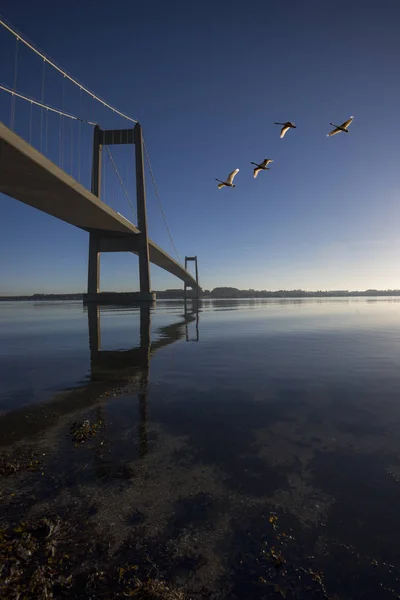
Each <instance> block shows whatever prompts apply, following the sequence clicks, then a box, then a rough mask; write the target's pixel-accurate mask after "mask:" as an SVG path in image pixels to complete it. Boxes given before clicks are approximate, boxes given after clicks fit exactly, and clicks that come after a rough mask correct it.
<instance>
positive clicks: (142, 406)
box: [87, 298, 200, 456]
mask: <svg viewBox="0 0 400 600" xmlns="http://www.w3.org/2000/svg"><path fill="white" fill-rule="evenodd" d="M199 303H200V301H199V300H198V299H196V298H193V299H186V300H185V301H184V304H183V314H179V317H180V320H179V321H178V322H176V323H172V324H171V325H166V326H164V327H160V329H159V330H158V331H157V333H158V334H159V336H158V339H157V340H156V341H155V342H153V343H152V341H151V314H152V308H154V305H151V304H148V303H146V304H143V305H140V306H138V307H136V309H137V310H138V311H139V314H140V344H139V346H136V347H133V348H131V349H130V350H102V349H101V327H100V321H101V313H102V312H103V311H104V312H108V311H110V310H121V307H115V306H114V307H113V306H102V307H100V305H98V304H96V303H89V304H88V305H87V314H88V322H89V347H90V373H91V381H92V382H102V381H107V382H110V383H111V382H114V383H115V384H116V385H118V382H121V383H123V385H124V387H126V385H128V386H129V387H131V388H132V390H136V392H137V395H138V399H139V416H140V418H139V440H140V444H139V447H140V456H144V455H145V454H146V452H147V448H148V434H147V421H148V406H147V401H148V386H149V373H150V360H151V357H152V355H153V354H154V353H155V352H156V351H157V350H159V349H161V348H163V347H165V346H168V345H170V344H173V343H174V342H177V341H179V340H181V339H185V340H186V341H187V342H198V341H199ZM126 308H127V307H126ZM132 310H135V307H132ZM193 329H194V332H193ZM99 418H104V417H103V415H100V414H99Z"/></svg>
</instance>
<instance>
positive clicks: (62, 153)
mask: <svg viewBox="0 0 400 600" xmlns="http://www.w3.org/2000/svg"><path fill="white" fill-rule="evenodd" d="M64 99H65V75H64V77H63V84H62V109H61V110H62V111H63V112H64ZM60 167H61V168H62V169H63V168H64V121H62V125H61V164H60Z"/></svg>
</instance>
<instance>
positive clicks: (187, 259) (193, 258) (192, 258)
mask: <svg viewBox="0 0 400 600" xmlns="http://www.w3.org/2000/svg"><path fill="white" fill-rule="evenodd" d="M188 262H194V266H195V270H196V284H197V285H196V298H198V297H199V269H198V267H197V256H185V269H186V270H187V266H188ZM188 287H190V286H188V284H187V283H186V281H185V287H184V294H185V298H187V288H188ZM192 289H193V288H192Z"/></svg>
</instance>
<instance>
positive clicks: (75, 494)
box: [0, 298, 400, 600]
mask: <svg viewBox="0 0 400 600" xmlns="http://www.w3.org/2000/svg"><path fill="white" fill-rule="evenodd" d="M399 300H400V299H398V298H382V299H380V298H374V299H365V298H359V299H322V300H320V299H305V300H292V299H291V300H279V301H275V300H254V301H253V300H247V301H244V300H219V301H211V300H203V301H201V302H200V303H199V305H198V306H196V304H192V303H191V302H189V303H188V304H187V306H186V307H185V306H184V305H183V303H180V302H177V301H169V302H168V301H164V302H163V301H159V302H158V303H157V306H156V308H152V309H151V311H149V310H146V309H145V308H143V309H139V308H130V307H124V308H122V307H119V308H118V307H102V308H97V307H92V308H91V309H90V310H88V309H87V308H86V307H83V306H82V304H81V303H78V302H77V303H73V302H71V303H65V302H59V303H49V302H41V303H39V302H37V303H29V302H20V303H1V304H0V381H1V387H0V455H1V456H0V494H1V496H0V500H1V503H2V505H3V506H4V508H5V510H4V511H3V512H2V514H1V516H0V521H1V523H0V524H1V525H2V526H3V528H4V531H5V532H6V533H5V536H6V541H7V543H8V546H7V550H4V548H3V546H2V544H3V538H2V537H1V536H0V553H2V557H3V559H4V556H6V565H7V567H6V571H5V572H3V573H2V575H0V581H1V580H2V585H3V589H4V590H5V591H4V592H3V594H8V595H4V597H10V598H12V597H13V596H12V595H10V594H11V590H15V589H16V586H22V587H21V589H24V590H25V588H23V586H24V585H25V586H27V588H26V589H34V591H33V592H32V591H31V592H30V593H31V594H33V595H31V596H27V597H32V598H35V597H38V598H40V597H42V596H40V595H39V592H38V591H37V590H38V589H39V588H40V589H41V590H42V592H40V593H43V589H45V588H46V586H48V589H49V590H50V589H51V590H52V593H53V594H54V597H56V598H58V597H68V598H92V597H93V598H95V597H96V598H120V597H121V598H122V597H126V596H127V595H128V596H129V594H131V595H133V594H136V596H137V597H143V598H144V597H145V598H232V599H235V598H249V599H250V598H274V597H276V598H282V597H284V598H332V599H334V598H336V599H338V598H340V599H343V600H345V599H346V600H347V599H350V598H353V599H355V598H363V599H364V598H366V599H371V600H372V599H374V600H376V599H377V598H388V599H389V598H398V597H400V582H399V578H400V544H399V534H400V510H399V507H400V301H399ZM87 421H88V423H86V425H84V426H83V427H84V429H83V431H84V432H86V433H87V431H88V430H87V427H89V428H90V435H89V434H88V435H87V436H84V439H83V440H81V438H78V437H77V434H76V432H77V431H78V432H79V431H81V430H80V429H79V427H82V424H84V423H85V422H87ZM85 427H86V429H85ZM77 428H78V429H77ZM92 434H93V435H92ZM89 438H90V439H89ZM43 517H45V518H46V519H48V521H47V525H46V526H44V525H43V521H41V519H42V518H43ZM57 519H58V521H57ZM21 521H22V522H23V523H24V524H23V525H21ZM38 523H41V525H40V526H39V525H38ZM49 523H50V525H49ZM56 523H58V525H57V526H55V525H54V524H56ZM51 524H53V525H51ZM46 527H47V529H46ZM13 530H14V533H11V532H12V531H13ZM1 535H3V534H1ZM12 536H14V538H13V537H12ZM15 536H16V538H15ZM29 536H30V537H29ZM32 536H33V537H32ZM17 538H18V539H17ZM53 538H54V539H55V541H54V544H53V546H54V549H53V546H52V547H51V548H50V546H49V543H50V542H49V541H48V540H49V539H50V540H53ZM27 540H28V541H27ZM32 540H33V542H32ZM28 543H32V544H33V546H32V548H30V549H28V550H29V551H28V550H27V544H28ZM52 543H53V542H52ZM4 544H5V542H4ZM10 544H11V545H10ZM21 544H22V546H23V548H22V550H21ZM46 544H47V545H46ZM49 548H50V549H49ZM7 553H8V554H7ZM13 553H14V554H13ZM66 557H67V558H66ZM13 565H14V567H15V565H17V567H16V568H17V571H18V572H17V571H15V570H14V571H13V572H11V570H12V568H13ZM18 569H19V570H18ZM68 577H69V579H68ZM40 578H42V579H40ZM39 580H40V582H41V583H40V585H39V586H38V585H37V584H36V588H35V585H34V584H32V582H35V581H36V582H37V581H39ZM144 582H147V583H144ZM149 582H150V583H149ZM7 586H8V587H7ZM29 586H30V587H29ZM32 586H33V588H32ZM143 586H148V587H147V588H146V589H145V587H143ZM149 586H150V587H151V586H153V587H152V590H151V592H150V591H149V590H150V588H149ZM166 586H168V587H169V590H167V587H166ZM46 589H47V588H46ZM35 590H36V591H35ZM171 590H172V591H171ZM35 594H36V595H35ZM140 594H142V596H140ZM146 594H147V595H146ZM151 594H153V595H151ZM168 594H170V595H168ZM173 594H175V595H173ZM0 596H1V594H0ZM1 597H3V596H1ZM45 597H46V596H43V598H45ZM48 597H50V596H48Z"/></svg>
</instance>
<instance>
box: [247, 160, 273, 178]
mask: <svg viewBox="0 0 400 600" xmlns="http://www.w3.org/2000/svg"><path fill="white" fill-rule="evenodd" d="M270 162H274V161H273V160H272V158H265V159H264V160H263V161H262V163H261V164H258V163H255V162H251V163H250V164H251V165H256V168H255V169H254V171H253V174H254V179H255V178H256V177H257V175H258V174H259V172H260V171H269V167H268V166H267V165H269V163H270Z"/></svg>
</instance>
